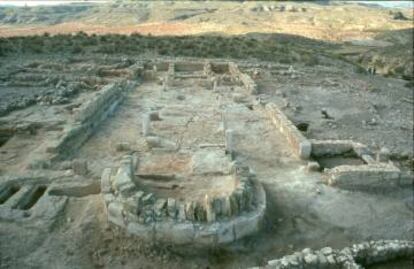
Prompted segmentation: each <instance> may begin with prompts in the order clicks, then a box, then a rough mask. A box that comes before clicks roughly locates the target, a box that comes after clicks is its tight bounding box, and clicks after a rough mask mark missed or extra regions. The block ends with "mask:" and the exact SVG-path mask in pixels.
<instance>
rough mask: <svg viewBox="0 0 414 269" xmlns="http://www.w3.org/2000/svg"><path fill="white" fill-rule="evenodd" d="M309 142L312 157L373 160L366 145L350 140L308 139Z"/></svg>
mask: <svg viewBox="0 0 414 269" xmlns="http://www.w3.org/2000/svg"><path fill="white" fill-rule="evenodd" d="M309 141H310V142H311V144H312V152H311V155H312V157H326V156H338V155H349V156H355V157H360V158H362V159H363V160H364V161H369V157H371V158H373V154H372V152H371V151H370V150H369V149H368V147H367V146H366V145H364V144H361V143H357V142H354V141H352V140H316V139H310V140H309ZM367 156H369V157H367Z"/></svg>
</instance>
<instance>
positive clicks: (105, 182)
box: [101, 168, 112, 193]
mask: <svg viewBox="0 0 414 269" xmlns="http://www.w3.org/2000/svg"><path fill="white" fill-rule="evenodd" d="M111 173H112V170H111V168H105V169H104V170H103V172H102V176H101V192H102V193H110V192H111V191H112V183H111Z"/></svg>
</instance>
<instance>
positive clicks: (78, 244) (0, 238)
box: [0, 57, 414, 268]
mask: <svg viewBox="0 0 414 269" xmlns="http://www.w3.org/2000/svg"><path fill="white" fill-rule="evenodd" d="M97 58H98V59H99V57H97ZM31 60H33V59H30V61H31ZM38 60H42V59H38ZM20 61H21V60H20ZM86 61H87V60H85V62H86ZM97 62H98V60H97ZM12 64H13V62H11V63H10V65H12ZM19 64H22V62H19ZM89 64H90V63H89ZM98 64H99V62H98ZM3 67H4V66H3ZM243 69H245V71H246V72H250V71H252V69H250V68H243ZM289 70H290V71H289ZM259 74H260V75H259V76H258V78H257V79H256V82H257V83H258V85H259V96H260V98H261V99H262V100H266V101H273V102H275V103H276V104H278V105H280V106H281V107H283V109H284V112H285V113H286V114H287V115H288V116H289V118H291V119H292V121H294V122H295V123H301V122H306V123H309V128H308V130H307V132H306V133H305V135H306V136H307V137H310V138H318V139H353V140H355V141H358V142H362V143H366V144H367V145H369V146H370V147H372V148H373V149H378V148H380V147H382V146H386V147H388V148H389V149H390V150H391V152H392V153H393V155H394V158H395V159H398V160H401V163H402V164H403V165H402V167H403V168H404V169H405V170H409V169H410V166H409V164H408V165H406V162H409V161H410V160H412V156H413V152H412V148H413V144H412V143H413V142H412V139H410V138H412V135H413V133H412V132H413V123H412V114H411V113H412V104H410V103H409V102H407V101H406V100H411V101H412V99H410V98H411V96H412V90H411V89H408V88H406V87H404V82H403V81H402V80H398V79H391V78H384V77H380V76H369V75H361V74H355V73H354V72H353V71H352V70H351V69H349V70H348V69H343V68H341V69H335V68H330V69H329V70H327V69H326V68H325V69H324V68H323V67H320V68H309V67H304V66H300V65H298V66H296V65H295V66H293V70H292V68H290V66H289V65H276V66H274V67H273V68H271V69H266V68H264V67H263V68H261V69H260V72H259ZM192 84H193V83H191V82H190V83H189V85H190V86H189V88H190V89H191V90H192V92H191V93H189V92H188V89H179V88H178V89H173V90H171V91H170V92H169V93H168V95H163V94H161V95H159V96H158V95H157V94H154V93H157V91H158V90H159V88H160V86H159V85H152V84H145V83H144V84H143V85H141V86H138V87H137V88H136V89H135V90H133V91H131V92H130V93H128V95H127V99H126V100H125V102H124V103H123V104H122V105H121V106H120V107H119V109H118V110H117V111H116V112H115V114H114V115H113V117H110V118H108V119H107V120H106V121H105V122H104V123H103V124H102V126H101V127H100V128H99V129H98V130H97V132H96V134H95V135H94V136H93V137H92V138H91V139H90V140H89V141H88V142H86V144H85V145H84V146H83V147H82V148H81V149H80V150H79V151H77V152H76V153H75V154H74V155H73V156H68V159H70V158H80V159H87V160H88V161H89V164H90V170H91V173H90V174H89V176H88V177H89V178H80V179H79V180H80V181H81V180H85V181H86V180H87V179H91V180H94V181H97V180H98V178H99V176H100V172H101V170H102V169H103V168H104V167H106V166H111V165H113V164H114V163H116V161H117V160H118V159H119V157H120V156H121V153H119V152H117V151H116V150H115V146H114V144H116V142H119V141H120V140H121V139H122V141H126V142H129V143H131V144H132V145H135V146H137V147H139V146H140V142H139V141H137V139H136V137H139V136H140V135H141V129H140V128H141V124H140V121H139V119H140V113H142V112H143V111H144V110H145V108H146V106H153V105H159V104H162V103H163V102H169V101H168V100H169V99H168V98H172V97H174V98H177V97H178V96H184V97H187V98H185V99H184V100H182V101H179V99H182V97H179V98H178V99H177V102H182V103H187V104H191V105H192V106H194V107H199V108H203V109H206V108H208V107H215V106H217V104H216V103H215V102H216V101H215V96H214V95H213V93H212V92H211V91H206V90H205V89H198V88H197V87H196V86H192ZM219 90H223V92H224V93H222V94H223V96H225V99H224V100H225V101H226V100H227V101H226V102H224V108H225V110H226V115H227V117H226V118H227V119H228V121H229V122H228V124H229V126H230V127H231V128H233V129H234V130H235V131H236V133H237V134H238V135H237V136H236V145H237V146H236V151H237V158H238V160H240V161H242V162H245V163H247V164H248V165H249V166H250V167H251V168H252V169H253V170H254V171H255V173H256V175H257V179H258V180H259V181H260V182H261V183H263V185H264V187H265V191H266V194H267V208H268V210H267V212H266V217H265V222H264V228H263V231H262V232H260V233H259V234H257V235H254V236H251V237H248V238H246V239H244V240H241V241H238V242H235V243H233V244H229V245H225V246H221V247H218V248H214V249H193V248H185V247H184V248H178V247H175V246H171V245H159V244H156V243H154V244H153V245H149V244H144V243H143V242H141V241H139V240H137V239H136V238H134V237H133V236H131V235H127V234H125V233H124V232H123V231H121V230H118V229H117V228H116V227H112V226H110V225H109V224H108V223H107V220H106V216H105V213H104V211H105V210H104V205H103V202H102V199H101V197H100V195H97V194H93V193H86V194H85V195H82V197H75V196H70V197H69V200H68V203H67V205H66V207H65V208H64V210H63V211H62V212H61V213H60V215H59V216H58V217H57V218H56V221H55V222H54V223H53V225H50V226H49V225H34V224H31V223H28V222H12V221H3V220H2V221H1V225H0V268H246V267H250V266H256V265H263V264H265V262H266V261H268V260H271V259H274V258H277V257H280V256H282V255H285V254H289V253H292V252H294V251H296V250H301V249H304V248H306V247H310V248H315V249H318V248H321V247H325V246H331V247H338V248H341V247H345V246H348V245H350V244H352V243H358V242H361V241H364V240H380V239H405V240H407V239H410V240H412V239H413V238H412V235H413V233H414V226H413V225H414V222H413V218H414V215H413V206H412V205H413V201H414V200H413V193H412V189H411V188H410V187H406V188H396V189H392V190H389V191H387V192H384V193H367V192H358V191H346V190H341V189H337V188H334V187H330V186H327V185H325V184H323V183H322V180H321V174H320V173H318V172H310V173H309V172H306V169H305V166H306V162H302V161H299V160H297V159H296V158H295V157H294V155H293V154H292V152H291V151H290V150H289V148H288V147H287V145H286V144H287V143H286V141H285V140H284V138H283V136H282V135H281V134H280V133H279V132H278V131H277V130H275V128H274V127H272V126H271V125H270V124H269V122H268V120H267V119H266V116H265V114H264V113H263V111H262V110H261V109H262V108H260V106H253V109H251V107H250V108H249V107H247V106H246V105H244V104H243V103H232V102H230V101H231V100H232V97H233V95H234V93H236V92H237V87H235V91H231V90H230V89H229V87H223V88H222V89H220V87H219ZM198 91H203V92H201V93H197V92H198ZM92 92H93V91H89V90H83V91H81V92H80V94H78V95H74V96H73V97H70V100H69V103H68V104H55V105H54V104H51V105H40V104H35V105H32V106H28V107H27V108H24V109H20V110H16V111H13V112H11V113H9V114H8V115H7V116H3V117H0V122H1V124H2V125H1V127H4V126H6V125H7V126H15V125H18V124H21V123H25V122H26V123H27V122H37V123H39V124H40V125H41V128H40V130H42V132H43V131H44V132H46V134H45V133H42V132H39V133H38V134H37V135H36V136H35V137H36V139H35V140H31V141H30V143H29V144H30V145H32V146H34V147H35V146H36V145H38V139H39V140H42V139H47V133H49V135H53V132H57V131H59V128H61V127H62V126H63V123H62V122H65V120H66V119H67V118H68V117H70V115H69V114H68V112H64V111H67V110H65V107H67V106H70V105H71V104H74V103H79V102H82V101H84V100H86V99H87V97H88V96H89V94H91V93H92ZM148 92H150V93H151V94H150V96H152V97H151V98H149V97H148ZM0 94H3V92H0ZM22 94H24V93H22ZM146 94H147V95H146ZM19 98H20V97H19ZM145 98H147V99H145ZM157 98H158V99H157ZM249 98H250V99H249ZM249 98H248V99H249V101H248V102H250V103H252V102H253V101H254V100H253V99H254V98H255V97H253V96H251V97H249ZM2 100H4V99H2ZM146 102H147V103H146ZM222 108H223V107H222ZM203 109H200V110H203ZM322 109H325V111H327V113H328V114H329V116H330V117H331V119H324V118H322V114H321V110H322ZM51 119H53V120H51ZM372 119H374V120H375V121H373V120H372ZM189 128H190V129H191V126H190V127H189ZM193 128H194V129H193V131H194V132H197V131H200V130H198V127H197V125H195V126H194V127H193ZM166 130H167V131H166V134H167V133H168V131H171V129H168V128H167V129H166ZM50 132H52V133H50ZM202 134H203V133H202V132H201V133H199V134H198V135H199V136H202ZM181 136H182V137H184V138H186V139H188V138H189V135H188V134H187V133H186V132H185V131H184V132H182V133H181ZM212 137H213V138H212V139H213V140H212V141H213V142H214V141H217V140H215V139H216V138H214V133H213V135H212ZM17 138H18V137H17V136H15V137H13V138H12V139H10V140H8V141H7V142H6V143H5V144H4V145H2V146H1V151H2V152H3V151H6V153H2V154H3V155H2V158H5V157H3V156H4V155H7V154H18V155H19V156H22V158H23V159H25V158H29V159H30V155H28V154H29V152H31V146H30V145H29V146H25V147H21V145H20V146H17V147H13V143H14V140H15V139H17ZM23 139H24V138H23ZM19 141H24V140H19ZM206 141H207V142H211V141H209V140H208V139H207V140H206ZM410 158H411V159H410ZM14 160H15V162H17V163H18V164H16V165H15V166H13V162H12V163H7V164H6V165H5V163H4V162H2V164H1V165H2V166H1V169H2V170H3V171H2V172H3V174H1V175H0V180H1V181H2V182H3V181H6V180H9V179H10V177H12V176H14V175H17V174H23V175H24V174H25V173H27V170H26V169H27V166H26V162H25V161H24V160H22V161H16V159H14ZM22 164H25V165H22ZM397 164H399V165H401V164H400V163H397ZM7 166H13V167H7ZM393 266H394V265H390V267H384V268H395V267H393ZM404 266H406V267H407V268H409V267H408V266H409V265H407V264H403V265H401V267H399V268H404Z"/></svg>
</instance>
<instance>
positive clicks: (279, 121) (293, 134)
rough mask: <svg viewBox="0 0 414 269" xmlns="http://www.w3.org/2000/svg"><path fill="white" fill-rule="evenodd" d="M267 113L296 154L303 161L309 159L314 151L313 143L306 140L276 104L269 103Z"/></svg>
mask: <svg viewBox="0 0 414 269" xmlns="http://www.w3.org/2000/svg"><path fill="white" fill-rule="evenodd" d="M266 112H267V114H268V116H269V118H270V120H271V122H272V123H273V124H274V125H275V126H276V128H278V129H279V131H280V132H281V133H282V134H283V135H284V136H285V137H286V139H287V141H288V142H289V145H290V146H291V147H292V149H293V151H294V152H295V154H296V155H297V156H298V157H299V158H301V159H308V158H309V157H310V154H311V149H312V145H311V142H310V141H309V140H308V139H306V138H305V136H304V135H303V134H302V133H301V132H300V131H299V130H298V129H297V128H296V126H295V125H294V124H293V123H292V122H291V121H290V120H289V119H288V118H287V117H286V115H285V114H284V113H283V112H282V111H281V110H280V109H279V108H278V107H277V105H276V104H274V103H268V104H267V105H266Z"/></svg>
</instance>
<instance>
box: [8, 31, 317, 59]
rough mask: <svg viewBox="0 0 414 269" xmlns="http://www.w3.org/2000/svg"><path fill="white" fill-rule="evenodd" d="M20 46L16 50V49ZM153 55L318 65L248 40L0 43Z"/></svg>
mask: <svg viewBox="0 0 414 269" xmlns="http://www.w3.org/2000/svg"><path fill="white" fill-rule="evenodd" d="M16 44H19V46H16ZM55 52H70V53H74V54H79V53H89V52H91V53H107V54H114V53H121V54H127V55H128V54H134V55H140V54H147V53H149V52H150V53H156V54H159V55H165V56H188V57H203V58H233V59H252V58H253V59H258V60H266V61H274V62H281V63H294V62H295V63H304V64H306V65H309V66H313V65H316V64H319V61H318V57H317V56H316V55H315V52H311V51H309V50H307V49H303V48H302V47H299V46H297V45H295V44H294V43H292V42H290V43H289V42H286V40H281V41H280V42H269V41H266V40H262V39H255V38H250V37H239V36H235V37H222V36H181V37H173V36H161V37H158V36H150V35H148V36H144V35H140V34H132V35H129V36H126V35H118V34H108V35H103V36H98V35H90V36H88V35H87V34H85V33H83V32H79V33H77V34H75V35H70V34H67V35H63V34H59V35H54V36H51V35H48V34H43V35H41V36H29V37H10V38H2V39H0V55H5V54H10V53H55Z"/></svg>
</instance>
